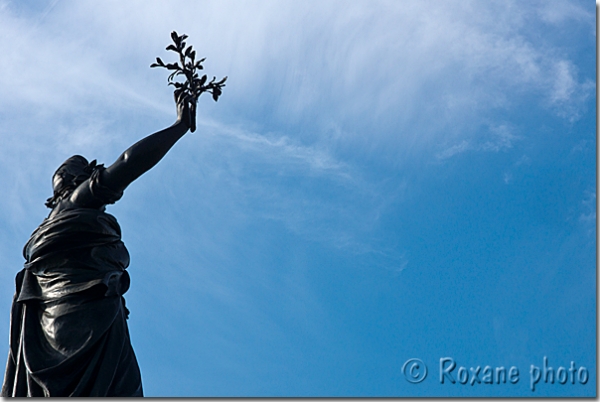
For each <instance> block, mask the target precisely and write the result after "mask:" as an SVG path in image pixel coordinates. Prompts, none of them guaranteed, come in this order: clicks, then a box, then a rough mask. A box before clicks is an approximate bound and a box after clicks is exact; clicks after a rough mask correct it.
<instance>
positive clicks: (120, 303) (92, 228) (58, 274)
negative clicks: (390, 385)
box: [1, 97, 195, 397]
mask: <svg viewBox="0 0 600 402" xmlns="http://www.w3.org/2000/svg"><path fill="white" fill-rule="evenodd" d="M176 103H177V112H178V113H177V114H178V117H177V121H176V122H175V123H174V124H173V125H172V126H171V127H169V128H166V129H164V130H162V131H159V132H157V133H154V134H152V135H149V136H148V137H146V138H144V139H142V140H140V141H139V142H137V143H136V144H134V145H133V146H131V147H130V148H129V149H127V150H126V151H125V152H123V154H122V155H121V156H120V157H119V158H118V159H117V161H116V162H115V163H113V164H112V165H110V166H109V167H107V168H104V166H103V165H96V161H93V162H91V163H88V161H87V160H86V159H85V158H84V157H82V156H78V155H76V156H73V157H71V158H69V159H67V160H66V161H65V162H64V163H63V164H62V165H61V166H60V167H59V168H58V170H57V171H56V173H54V176H53V178H52V184H53V189H54V195H53V197H51V198H49V199H48V201H47V203H46V206H48V207H49V208H51V209H52V211H51V212H50V214H49V216H48V217H47V218H46V219H44V221H43V222H42V224H41V225H40V226H39V227H38V228H37V229H36V230H35V231H34V232H33V234H32V235H31V238H30V239H29V241H28V242H27V244H26V245H25V247H24V250H23V254H24V257H25V260H26V262H25V268H24V269H23V270H21V271H20V272H19V273H18V274H17V277H16V293H15V296H14V299H13V304H12V310H11V317H10V350H9V354H8V362H7V365H6V373H5V376H4V383H3V385H2V392H1V396H3V397H7V396H16V397H19V396H32V397H42V396H46V397H47V396H61V397H65V396H74V397H81V396H93V397H103V396H116V397H125V396H143V391H142V380H141V374H140V369H139V366H138V363H137V360H136V358H135V354H134V352H133V348H132V347H131V342H130V339H129V330H128V328H127V321H126V319H127V316H128V314H129V311H128V310H127V308H126V307H125V299H124V298H123V294H124V293H125V292H127V290H128V288H129V275H128V273H127V271H126V270H125V269H126V268H127V266H128V265H129V253H128V252H127V249H126V248H125V245H124V244H123V242H122V241H121V229H120V227H119V225H118V223H117V221H116V219H115V218H114V217H113V216H112V215H109V214H107V213H106V212H104V211H105V206H106V205H107V204H112V203H114V202H116V201H117V200H119V199H120V198H121V196H122V195H123V190H125V188H126V187H127V186H128V185H129V184H130V183H132V182H133V181H134V180H135V179H137V178H138V177H140V176H141V175H142V174H143V173H145V172H146V171H148V170H149V169H151V168H152V167H153V166H155V165H156V164H157V163H158V162H159V161H160V160H161V159H162V157H163V156H165V154H166V153H167V152H168V151H169V149H171V147H172V146H173V145H174V144H175V143H176V142H177V141H178V140H179V139H180V138H181V137H182V136H183V135H184V134H185V133H186V132H187V131H188V130H189V128H190V127H191V126H192V124H193V120H194V119H195V115H192V113H191V112H190V109H191V108H190V101H189V99H188V98H185V97H180V98H179V99H176ZM193 114H195V113H193Z"/></svg>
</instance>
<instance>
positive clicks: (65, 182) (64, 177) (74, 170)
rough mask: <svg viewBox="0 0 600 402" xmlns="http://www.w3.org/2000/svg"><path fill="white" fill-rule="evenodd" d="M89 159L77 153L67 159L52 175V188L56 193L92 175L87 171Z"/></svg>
mask: <svg viewBox="0 0 600 402" xmlns="http://www.w3.org/2000/svg"><path fill="white" fill-rule="evenodd" d="M87 166H88V161H87V159H85V158H84V157H83V156H80V155H75V156H72V157H70V158H69V159H67V160H66V161H65V162H64V163H63V164H62V165H60V167H59V168H58V169H57V170H56V173H54V176H53V177H52V188H53V190H54V194H58V193H59V192H60V191H62V190H63V189H64V188H65V187H68V186H70V185H72V184H73V183H80V182H83V181H84V180H85V179H87V178H88V177H89V176H90V175H89V173H87V172H86V171H85V168H86V167H87Z"/></svg>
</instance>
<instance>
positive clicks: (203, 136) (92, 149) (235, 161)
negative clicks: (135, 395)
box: [0, 0, 597, 396]
mask: <svg viewBox="0 0 600 402" xmlns="http://www.w3.org/2000/svg"><path fill="white" fill-rule="evenodd" d="M172 30H177V31H178V32H179V33H186V34H188V35H189V37H190V38H189V43H191V44H193V45H194V47H195V48H196V49H197V52H198V54H200V55H202V56H205V57H207V60H206V62H205V68H206V71H207V72H208V73H209V74H210V75H216V76H217V77H222V76H225V75H227V76H229V79H228V81H227V86H226V87H225V89H224V94H223V96H222V97H221V99H220V100H219V102H217V103H214V102H213V101H212V100H211V99H209V97H208V96H207V97H206V98H204V97H203V98H201V99H200V102H199V107H198V109H199V110H198V130H197V132H195V133H193V134H188V135H187V136H185V137H184V138H182V139H181V141H180V142H179V143H178V144H176V146H175V147H174V148H173V149H172V151H171V152H170V153H169V154H168V155H167V156H166V157H165V159H164V160H162V161H161V162H160V163H159V164H158V165H157V166H156V167H155V168H154V169H153V170H152V171H150V172H148V173H147V174H145V175H144V176H142V177H141V178H140V179H139V180H138V181H137V182H135V183H134V184H132V185H131V186H130V187H129V188H128V189H127V190H126V192H125V196H124V197H123V199H122V200H121V201H119V202H118V203H117V204H116V205H114V206H111V207H109V208H108V212H109V213H111V214H113V215H115V216H116V217H117V219H118V221H119V223H120V224H121V227H122V230H123V239H124V241H125V244H126V245H127V247H128V249H129V251H130V254H131V260H132V262H131V265H130V267H129V269H128V270H129V272H130V275H131V277H132V287H131V289H130V291H129V292H128V293H127V295H126V299H127V305H128V307H129V309H130V310H131V315H130V319H129V327H130V332H131V336H132V343H133V346H134V349H135V351H136V354H137V357H138V360H139V363H140V366H141V370H142V377H143V383H144V389H145V393H146V395H148V396H446V395H447V396H496V395H498V396H517V395H519V396H566V395H578V396H593V395H595V390H596V315H597V311H596V170H595V166H596V137H595V133H596V114H595V113H596V111H595V104H596V103H595V102H596V98H595V95H596V79H595V77H596V76H595V71H596V64H595V63H596V48H595V41H596V35H595V32H596V31H595V30H596V19H595V4H593V3H592V2H590V1H527V2H522V1H510V0H503V1H486V2H481V1H447V2H441V1H423V0H418V1H416V0H415V1H368V2H367V1H347V2H344V1H303V2H282V1H244V2H242V1H189V2H187V1H170V2H161V1H143V2H142V1H126V2H117V1H103V2H99V1H41V0H40V1H31V2H18V1H9V0H0V38H2V39H1V40H0V55H2V62H1V63H0V90H1V93H2V94H3V95H2V96H0V118H1V121H2V124H1V125H0V137H1V139H2V144H3V145H2V147H0V177H2V187H3V196H2V197H0V226H1V228H2V230H0V240H1V241H0V264H1V266H2V269H1V270H0V275H1V277H0V279H1V280H0V284H1V285H0V286H1V287H2V290H1V292H0V294H1V295H2V296H1V298H0V312H1V311H4V312H5V319H4V320H0V339H5V340H7V339H8V316H9V309H10V303H11V298H12V294H13V292H14V275H15V274H16V273H17V271H19V270H20V269H21V268H22V264H23V258H22V255H21V250H22V247H23V245H24V244H25V242H26V241H27V239H28V237H29V235H30V234H31V232H32V231H33V230H34V229H35V228H36V227H37V225H38V224H39V223H40V222H41V221H42V219H43V218H44V217H45V216H46V215H47V212H48V211H47V210H46V208H45V207H44V201H45V200H46V198H47V197H49V196H50V195H51V191H52V188H51V176H52V173H53V172H54V170H55V169H56V168H57V167H58V166H59V165H60V164H61V163H62V162H63V161H64V160H65V159H66V158H68V157H69V156H71V155H73V154H81V155H84V156H86V157H87V158H88V159H90V160H91V159H98V161H99V163H105V164H110V163H112V162H113V161H114V160H115V159H116V158H117V157H118V156H119V155H120V153H121V152H122V151H123V150H125V149H126V148H127V147H128V146H129V145H131V144H133V143H134V142H136V141H137V140H139V139H140V138H142V137H144V136H145V135H147V134H150V133H152V132H155V131H157V130H160V129H162V128H164V127H166V126H168V125H170V124H171V123H172V122H173V121H174V119H175V108H174V105H173V101H172V95H171V88H170V87H167V85H166V74H165V72H164V71H162V70H160V71H159V70H157V69H150V68H149V65H150V63H152V62H153V61H154V58H155V57H156V56H161V57H163V59H168V58H169V55H168V54H167V52H165V50H164V48H165V46H166V45H167V44H168V43H169V41H170V38H169V33H170V32H171V31H172ZM7 350H8V343H7V342H5V344H4V345H2V346H1V348H0V352H1V353H0V355H5V353H6V352H7ZM544 356H546V357H547V359H548V362H549V364H550V365H551V366H552V367H554V369H555V370H558V368H559V367H561V366H562V367H565V368H569V365H570V364H571V361H573V362H574V363H575V365H576V367H577V369H579V368H580V367H585V368H586V370H587V372H589V377H590V378H589V380H588V382H587V383H586V384H580V383H578V382H577V381H576V382H575V384H571V383H570V382H568V383H567V384H564V385H561V384H558V383H556V382H555V383H554V384H549V383H544V382H543V380H542V381H541V382H540V383H538V384H537V385H536V388H535V391H532V390H531V386H530V383H531V381H530V370H531V366H532V365H533V366H535V367H540V368H541V367H543V359H544ZM444 357H451V358H452V359H453V360H454V361H455V362H456V364H457V368H456V370H454V371H453V375H454V376H456V374H457V370H458V367H459V366H463V367H465V368H466V369H467V370H468V369H469V368H471V367H473V368H476V367H477V366H480V367H481V369H483V368H484V366H487V365H489V366H490V367H494V368H495V367H498V366H504V367H506V368H507V369H508V368H510V367H512V366H515V367H517V368H518V370H519V376H520V377H519V382H518V383H516V384H508V383H507V384H474V385H469V384H467V385H461V384H458V383H456V384H449V383H448V381H447V380H446V382H445V383H444V384H441V383H440V378H439V377H440V370H439V365H440V359H441V358H444ZM411 358H419V359H421V360H422V362H424V363H425V365H426V366H427V367H428V376H427V377H426V378H425V379H424V380H423V381H422V382H420V383H418V384H411V383H409V382H408V381H407V380H406V378H405V376H404V374H403V372H402V367H403V364H404V362H406V361H407V360H408V359H411Z"/></svg>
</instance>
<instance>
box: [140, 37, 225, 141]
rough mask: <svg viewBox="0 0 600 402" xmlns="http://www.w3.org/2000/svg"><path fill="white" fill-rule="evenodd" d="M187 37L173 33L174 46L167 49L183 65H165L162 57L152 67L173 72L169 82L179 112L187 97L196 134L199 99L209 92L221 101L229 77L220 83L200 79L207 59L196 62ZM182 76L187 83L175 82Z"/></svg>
mask: <svg viewBox="0 0 600 402" xmlns="http://www.w3.org/2000/svg"><path fill="white" fill-rule="evenodd" d="M187 37H188V36H187V35H181V36H180V35H178V34H177V32H175V31H173V32H171V39H173V44H170V45H169V46H167V48H166V50H172V51H174V52H175V53H177V54H178V55H179V61H180V62H181V65H179V63H178V62H175V63H167V64H165V63H164V62H163V61H162V60H161V58H160V57H157V58H156V63H152V64H151V65H150V67H164V68H166V69H167V70H171V71H173V72H172V73H171V75H169V77H168V79H167V80H168V82H169V85H173V86H174V87H175V100H176V101H177V104H178V112H179V103H180V100H181V99H182V97H183V96H185V98H186V102H185V103H187V102H189V109H190V110H189V112H190V114H191V122H190V126H189V127H190V130H191V131H192V132H194V131H196V104H197V102H198V98H199V97H200V95H201V94H202V93H203V92H209V93H211V94H212V98H213V99H214V100H215V102H216V101H217V100H218V99H219V96H221V93H222V88H223V87H224V86H225V81H226V80H227V77H225V78H223V79H222V80H220V81H216V79H217V78H216V77H213V79H212V80H211V81H210V82H207V80H208V77H207V75H206V74H204V75H203V76H202V77H200V76H199V74H198V70H203V69H204V67H203V66H202V63H203V62H204V60H206V59H205V58H203V59H200V60H198V61H196V51H195V50H193V48H192V46H191V45H190V46H188V47H187V48H186V44H185V39H186V38H187ZM180 75H182V76H185V82H178V81H175V78H177V77H178V76H180Z"/></svg>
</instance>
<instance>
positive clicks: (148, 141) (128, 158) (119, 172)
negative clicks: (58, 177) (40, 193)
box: [69, 97, 193, 207]
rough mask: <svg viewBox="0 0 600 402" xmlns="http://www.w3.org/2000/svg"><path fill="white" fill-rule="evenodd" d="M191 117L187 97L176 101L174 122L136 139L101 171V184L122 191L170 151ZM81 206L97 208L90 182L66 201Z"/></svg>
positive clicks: (181, 135) (187, 128)
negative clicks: (169, 125) (175, 119)
mask: <svg viewBox="0 0 600 402" xmlns="http://www.w3.org/2000/svg"><path fill="white" fill-rule="evenodd" d="M192 118H193V116H192V115H191V112H190V105H189V102H188V100H187V98H183V97H182V98H180V99H178V100H177V121H176V122H175V123H174V124H173V125H172V126H171V127H168V128H165V129H164V130H161V131H158V132H156V133H154V134H151V135H149V136H147V137H146V138H144V139H142V140H140V141H138V142H136V143H135V144H133V145H132V146H131V147H129V148H128V149H127V150H126V151H125V152H123V154H121V156H119V158H118V159H117V160H116V161H115V162H114V163H113V164H112V165H110V166H109V167H107V168H106V169H105V170H104V171H103V172H101V174H102V177H101V182H102V185H103V186H106V187H108V188H110V189H111V190H114V191H116V192H121V191H123V190H125V188H126V187H127V186H129V184H131V183H132V182H133V181H134V180H135V179H137V178H138V177H140V176H141V175H142V174H144V173H145V172H147V171H148V170H150V169H151V168H153V167H154V166H155V165H156V164H157V163H158V162H159V161H160V160H161V159H162V158H163V156H165V155H166V154H167V152H169V150H170V149H171V147H172V146H173V145H175V143H176V142H177V141H178V140H179V139H180V138H181V137H183V135H184V134H185V133H186V132H187V131H188V130H189V128H190V126H191V123H192ZM69 201H70V202H71V203H73V204H77V205H79V206H82V207H98V206H99V205H96V204H97V203H98V200H97V199H96V198H95V197H94V196H93V195H92V193H91V192H90V190H89V181H88V180H86V181H85V182H84V183H82V184H81V185H79V186H78V187H77V189H75V191H74V192H73V194H72V195H71V197H70V200H69Z"/></svg>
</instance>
